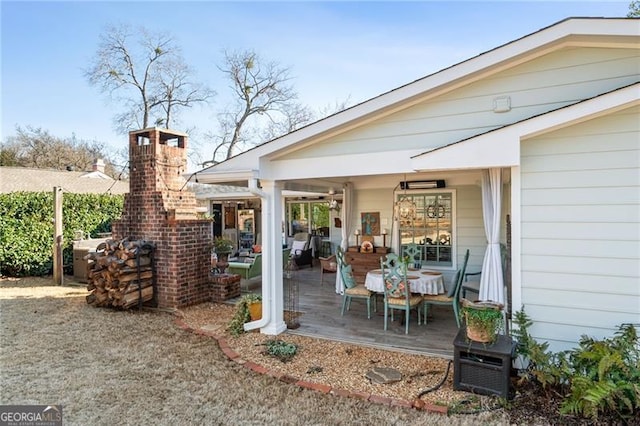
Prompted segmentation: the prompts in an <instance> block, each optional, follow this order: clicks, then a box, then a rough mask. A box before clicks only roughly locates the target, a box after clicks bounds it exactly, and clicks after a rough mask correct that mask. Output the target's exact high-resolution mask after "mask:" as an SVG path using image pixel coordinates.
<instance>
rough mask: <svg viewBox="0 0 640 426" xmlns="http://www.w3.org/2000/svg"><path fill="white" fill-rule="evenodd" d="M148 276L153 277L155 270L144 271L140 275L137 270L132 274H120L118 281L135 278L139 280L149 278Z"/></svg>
mask: <svg viewBox="0 0 640 426" xmlns="http://www.w3.org/2000/svg"><path fill="white" fill-rule="evenodd" d="M147 278H153V271H144V272H142V273H140V276H139V277H138V273H137V272H133V273H130V274H125V275H119V276H118V281H120V282H128V281H133V280H137V279H141V280H144V279H147Z"/></svg>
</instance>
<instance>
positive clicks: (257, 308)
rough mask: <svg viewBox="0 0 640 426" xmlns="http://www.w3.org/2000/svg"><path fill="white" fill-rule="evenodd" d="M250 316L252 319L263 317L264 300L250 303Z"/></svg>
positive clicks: (256, 319)
mask: <svg viewBox="0 0 640 426" xmlns="http://www.w3.org/2000/svg"><path fill="white" fill-rule="evenodd" d="M249 316H250V317H251V321H258V320H259V319H262V302H254V303H251V304H250V305H249Z"/></svg>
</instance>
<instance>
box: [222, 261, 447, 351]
mask: <svg viewBox="0 0 640 426" xmlns="http://www.w3.org/2000/svg"><path fill="white" fill-rule="evenodd" d="M288 282H295V283H297V285H298V290H299V291H298V303H297V311H299V312H301V313H302V315H301V316H300V317H299V318H298V322H299V324H300V326H299V327H298V328H296V329H287V330H286V332H287V333H291V334H298V335H303V336H309V337H315V338H320V339H329V340H334V341H341V342H346V343H354V344H358V345H365V346H373V347H377V348H385V349H389V350H395V351H402V352H407V353H417V354H423V355H434V356H440V357H444V358H452V357H453V344H452V343H453V340H454V337H455V335H456V333H457V332H458V328H457V326H456V321H455V319H454V316H453V310H452V309H451V308H450V307H442V306H433V307H432V308H430V310H429V319H428V322H427V324H426V325H424V324H421V325H418V323H417V320H416V316H415V313H414V314H413V315H412V316H411V320H410V321H411V322H410V326H409V334H408V335H407V334H405V333H404V325H402V324H403V323H402V321H401V319H402V315H401V314H397V315H396V318H395V321H394V322H390V323H389V328H388V330H387V331H384V329H383V327H384V317H383V309H382V296H381V297H380V299H379V301H378V311H377V312H375V313H372V316H371V319H367V307H366V304H365V302H364V301H362V300H353V302H352V305H351V310H350V311H346V312H345V314H344V316H342V315H341V308H342V296H341V295H339V294H336V292H335V274H325V277H324V282H321V281H320V266H319V264H318V263H317V261H316V263H315V264H314V267H313V268H301V269H299V270H297V271H295V272H294V274H293V276H292V278H291V280H290V281H289V280H285V288H284V307H285V309H286V308H287V305H288V303H287V297H288V294H289V291H288V290H289V289H288V287H287V284H288ZM247 283H248V287H249V290H250V291H251V292H253V293H258V294H260V293H261V292H262V280H261V278H254V279H252V280H250V281H248V282H243V286H244V285H246V284H247ZM236 300H237V299H231V300H229V301H227V302H228V303H235V301H236Z"/></svg>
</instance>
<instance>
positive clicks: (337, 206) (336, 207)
mask: <svg viewBox="0 0 640 426" xmlns="http://www.w3.org/2000/svg"><path fill="white" fill-rule="evenodd" d="M334 194H335V191H334V190H333V189H330V190H329V195H331V201H329V210H335V211H338V210H340V204H338V200H336V199H335V198H333V195H334Z"/></svg>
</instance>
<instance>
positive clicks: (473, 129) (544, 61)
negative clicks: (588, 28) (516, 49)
mask: <svg viewBox="0 0 640 426" xmlns="http://www.w3.org/2000/svg"><path fill="white" fill-rule="evenodd" d="M639 71H640V54H639V53H638V49H604V48H566V49H563V50H560V51H556V52H553V53H550V54H547V55H545V56H542V57H540V58H536V59H534V60H532V61H530V62H526V63H523V64H521V65H518V66H515V67H513V68H511V69H508V70H505V71H502V72H499V73H497V74H495V75H493V76H487V77H485V78H484V79H483V80H481V81H477V82H475V83H471V84H468V85H466V86H464V87H461V88H459V89H456V90H453V91H450V92H448V93H441V94H435V93H434V96H435V97H433V98H430V99H426V100H425V101H423V102H422V103H419V104H416V105H414V106H411V107H409V108H407V109H405V110H403V111H400V112H396V113H394V114H391V115H388V116H386V117H384V118H381V119H378V120H376V121H374V122H372V123H369V124H366V125H364V126H362V127H360V128H357V129H354V130H351V131H348V132H346V133H343V134H341V135H338V136H335V137H333V138H330V139H328V140H326V141H323V142H322V143H321V144H314V145H311V146H309V147H306V148H303V149H301V150H298V151H295V152H292V153H289V154H288V155H287V156H285V158H287V159H303V158H312V157H325V156H335V155H336V154H337V153H340V154H341V155H342V156H343V158H345V161H349V160H348V159H347V158H348V157H349V156H350V155H354V157H353V158H359V157H358V154H368V153H375V152H390V151H391V152H393V151H409V152H411V151H413V152H414V153H420V152H424V151H426V150H428V149H430V148H434V147H437V146H442V145H445V144H449V143H453V142H456V141H459V140H461V139H464V138H467V137H471V136H474V135H477V134H480V133H483V132H486V131H488V130H491V129H495V128H497V127H501V126H504V125H507V124H511V123H514V122H517V121H519V120H522V119H524V118H528V117H531V116H534V115H537V114H540V113H543V112H546V111H549V110H552V109H556V108H559V107H562V106H565V105H568V104H572V103H575V102H577V101H579V100H581V99H586V98H589V97H592V96H595V95H598V94H602V93H604V92H607V91H610V90H613V89H615V88H618V87H622V86H625V85H628V84H631V83H633V82H635V81H636V80H637V78H638V72H639ZM501 96H509V97H510V101H511V111H509V112H505V113H495V112H493V102H494V99H495V98H497V97H501ZM358 163H359V165H361V166H363V167H365V168H366V167H367V166H368V164H367V162H366V161H362V160H360V161H359V162H358Z"/></svg>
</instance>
